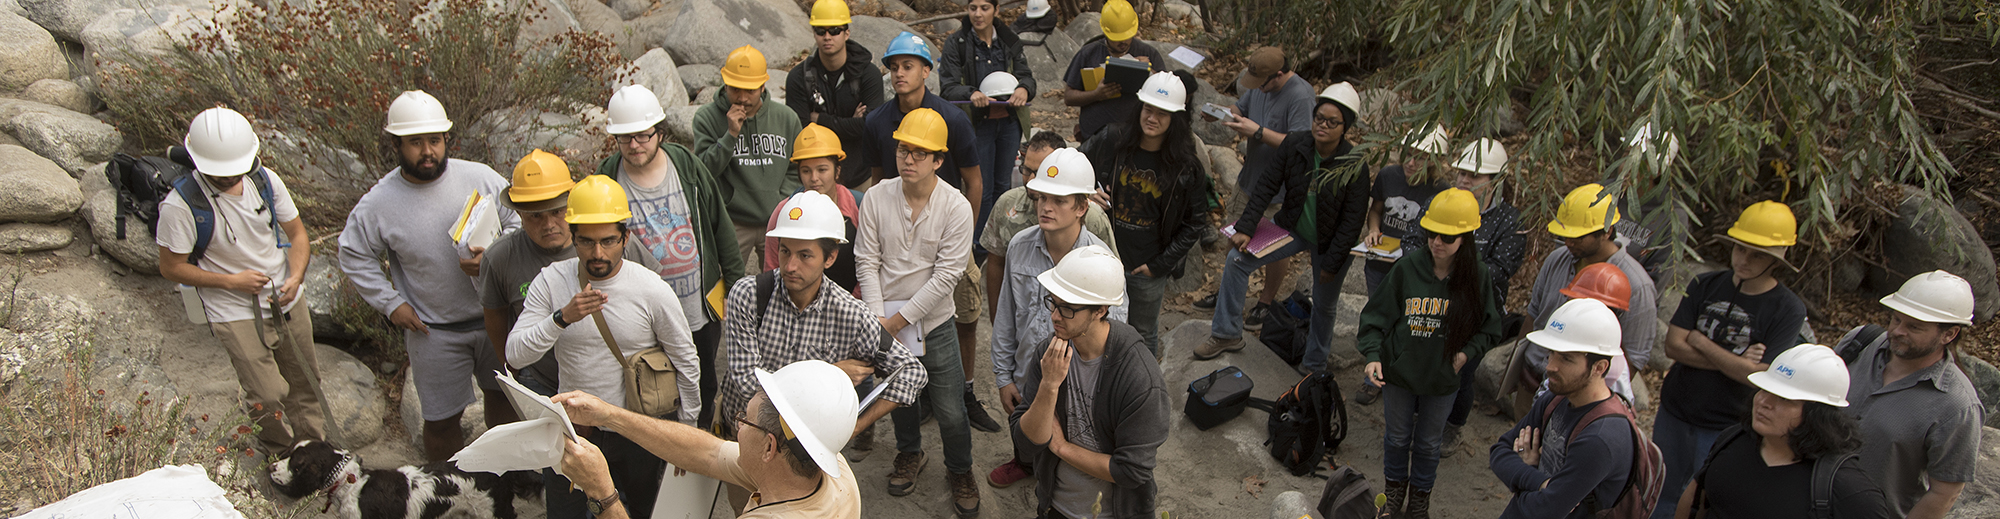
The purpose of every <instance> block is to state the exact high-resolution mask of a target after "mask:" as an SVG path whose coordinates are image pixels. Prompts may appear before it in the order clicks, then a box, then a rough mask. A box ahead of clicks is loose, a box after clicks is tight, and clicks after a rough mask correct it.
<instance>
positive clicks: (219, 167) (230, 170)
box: [181, 140, 264, 178]
mask: <svg viewBox="0 0 2000 519" xmlns="http://www.w3.org/2000/svg"><path fill="white" fill-rule="evenodd" d="M263 147H264V146H263V144H262V143H255V144H252V145H251V146H250V153H246V154H244V155H243V156H242V157H238V158H234V159H225V160H217V159H214V158H208V157H203V156H201V155H198V154H196V153H195V152H194V148H193V147H191V146H188V142H187V141H186V140H182V141H181V149H185V150H188V158H189V159H191V160H193V161H194V170H195V172H197V173H201V174H203V175H208V176H211V177H218V178H229V177H240V176H243V175H246V174H249V173H250V168H252V167H255V166H256V165H257V153H258V152H259V151H260V150H262V149H263Z"/></svg>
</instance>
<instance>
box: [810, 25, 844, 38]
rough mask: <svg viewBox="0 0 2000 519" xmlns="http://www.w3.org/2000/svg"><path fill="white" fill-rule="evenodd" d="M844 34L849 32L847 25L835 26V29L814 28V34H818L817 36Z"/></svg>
mask: <svg viewBox="0 0 2000 519" xmlns="http://www.w3.org/2000/svg"><path fill="white" fill-rule="evenodd" d="M844 32H847V26H845V25H841V26H835V27H814V28H813V34H817V35H820V36H833V35H836V34H840V33H844Z"/></svg>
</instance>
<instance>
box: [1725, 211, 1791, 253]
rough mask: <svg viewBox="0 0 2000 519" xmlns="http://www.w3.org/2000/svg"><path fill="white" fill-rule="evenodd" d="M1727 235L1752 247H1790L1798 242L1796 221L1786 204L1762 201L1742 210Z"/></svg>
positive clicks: (1732, 239)
mask: <svg viewBox="0 0 2000 519" xmlns="http://www.w3.org/2000/svg"><path fill="white" fill-rule="evenodd" d="M1728 238H1729V239H1730V240H1731V241H1736V242H1739V243H1742V244H1744V245H1750V246H1753V247H1790V246H1793V245H1797V244H1798V243H1799V221H1798V219H1797V218H1794V217H1793V216H1792V208H1791V207H1790V206H1786V205H1785V204H1780V203H1777V202H1773V201H1770V200H1765V201H1762V202H1757V203H1754V204H1750V207H1746V208H1744V209H1743V216H1740V217H1737V218H1736V225H1731V226H1729V235H1728Z"/></svg>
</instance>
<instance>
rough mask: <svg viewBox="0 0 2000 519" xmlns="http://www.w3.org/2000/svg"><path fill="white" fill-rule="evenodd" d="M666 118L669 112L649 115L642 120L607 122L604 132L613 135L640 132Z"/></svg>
mask: <svg viewBox="0 0 2000 519" xmlns="http://www.w3.org/2000/svg"><path fill="white" fill-rule="evenodd" d="M665 120H667V114H657V115H653V116H651V117H647V118H646V119H645V120H640V121H632V122H629V123H610V124H605V125H604V133H609V134H612V135H629V134H634V133H639V132H643V131H646V129H647V128H652V127H653V126H655V125H658V124H660V121H665Z"/></svg>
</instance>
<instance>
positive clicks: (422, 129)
mask: <svg viewBox="0 0 2000 519" xmlns="http://www.w3.org/2000/svg"><path fill="white" fill-rule="evenodd" d="M382 131H385V132H389V135H394V136H397V137H409V136H411V135H423V134H427V133H444V132H448V131H451V121H450V120H445V121H443V122H439V121H420V122H413V123H397V124H391V125H387V126H383V127H382Z"/></svg>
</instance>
